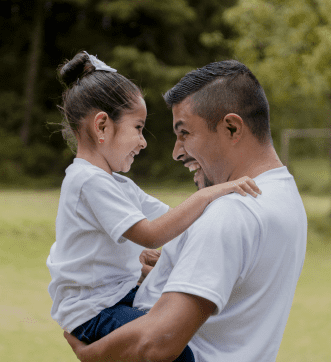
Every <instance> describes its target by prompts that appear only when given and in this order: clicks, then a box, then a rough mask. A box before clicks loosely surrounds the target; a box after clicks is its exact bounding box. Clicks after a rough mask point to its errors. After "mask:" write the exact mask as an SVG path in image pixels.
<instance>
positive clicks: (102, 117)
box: [93, 112, 112, 138]
mask: <svg viewBox="0 0 331 362" xmlns="http://www.w3.org/2000/svg"><path fill="white" fill-rule="evenodd" d="M110 123H112V122H111V120H110V119H109V117H108V114H107V113H106V112H98V113H97V114H96V115H95V116H94V120H93V130H94V132H95V134H96V136H97V138H100V137H101V136H103V135H104V132H105V128H106V127H107V126H109V124H110Z"/></svg>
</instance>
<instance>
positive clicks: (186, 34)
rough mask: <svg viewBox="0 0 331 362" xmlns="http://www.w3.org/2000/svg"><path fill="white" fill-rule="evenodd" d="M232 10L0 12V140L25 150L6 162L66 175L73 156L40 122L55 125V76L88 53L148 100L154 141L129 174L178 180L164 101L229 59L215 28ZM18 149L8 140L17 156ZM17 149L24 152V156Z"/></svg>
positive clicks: (90, 4) (173, 5) (43, 3)
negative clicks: (193, 74)
mask: <svg viewBox="0 0 331 362" xmlns="http://www.w3.org/2000/svg"><path fill="white" fill-rule="evenodd" d="M234 3H235V0H224V1H222V2H219V1H217V0H205V1H201V0H164V1H158V0H136V1H131V0H113V1H111V2H110V1H105V0H52V1H51V0H29V1H25V0H12V1H8V2H7V1H6V2H1V16H0V25H1V28H2V29H3V33H2V35H3V36H2V38H1V42H0V51H1V52H0V76H1V77H2V79H4V80H5V82H2V84H1V85H0V115H1V124H0V131H1V130H3V131H4V134H6V135H8V137H9V135H12V136H13V137H14V136H15V137H16V136H18V135H20V136H21V140H22V146H21V147H22V151H20V152H21V153H20V157H18V156H17V155H16V156H15V157H14V156H10V153H8V152H7V154H6V155H7V156H6V157H12V161H13V162H15V163H17V164H20V167H21V168H20V170H21V171H20V172H21V173H24V172H26V173H28V174H29V175H32V176H41V175H46V174H47V173H59V174H62V173H63V170H64V168H65V167H66V165H67V164H68V163H69V162H70V161H71V159H72V156H70V155H69V154H68V152H67V151H66V150H67V148H66V145H65V144H64V142H63V140H62V137H61V133H60V132H56V133H54V134H52V136H51V137H50V131H52V130H54V128H53V127H52V126H51V125H49V126H48V128H49V129H47V128H46V127H45V125H46V123H47V122H48V123H50V122H53V123H60V120H61V115H60V113H59V112H58V111H57V109H56V105H57V104H59V103H60V102H61V99H60V95H61V92H62V88H61V85H60V83H59V82H58V81H57V79H56V68H57V67H58V65H59V64H60V63H61V62H63V61H64V59H65V58H68V59H70V58H72V57H73V56H74V55H75V54H76V53H77V52H78V51H80V50H87V51H88V52H89V53H91V54H97V55H98V57H99V58H100V59H102V60H104V61H106V62H107V63H108V64H110V65H112V66H114V67H116V68H117V69H118V70H119V72H121V73H122V74H123V75H125V76H127V77H129V78H131V79H133V80H134V81H135V82H136V83H137V84H138V85H139V86H141V88H142V89H143V91H144V93H145V95H146V102H147V106H148V114H149V116H148V122H147V128H148V129H149V130H150V131H151V132H152V133H153V134H154V135H155V137H156V139H155V138H153V137H149V136H148V133H147V137H148V143H149V146H148V148H147V150H146V151H144V153H143V155H142V156H141V157H139V158H138V159H137V161H136V162H135V163H134V167H133V171H132V172H133V173H134V174H137V175H141V176H147V177H148V176H152V177H158V178H160V177H165V176H169V177H173V176H176V175H179V176H183V177H185V175H186V174H187V173H186V172H185V170H183V169H182V168H181V167H180V166H179V167H177V165H176V164H175V163H173V162H172V161H171V150H172V146H173V141H174V138H173V137H174V136H173V132H172V126H171V113H170V112H169V111H168V110H167V109H166V107H165V105H164V101H163V99H162V93H164V92H165V91H167V90H168V89H169V88H170V87H171V86H173V85H174V84H175V83H176V82H177V81H178V80H179V79H180V78H181V77H182V76H183V75H184V74H185V73H186V72H187V71H189V70H191V69H193V68H196V67H199V66H203V65H205V64H207V63H209V62H211V61H215V60H220V59H224V58H225V57H229V54H230V53H229V52H230V50H229V48H228V46H227V43H226V39H227V38H228V37H229V36H230V35H231V27H230V26H228V25H226V24H225V23H224V21H223V20H222V13H223V11H224V10H225V9H226V8H228V7H230V6H232V5H233V4H234ZM215 45H217V49H216V48H215ZM18 140H19V138H15V145H16V146H17V142H18ZM161 141H162V142H161ZM23 144H28V147H27V149H25V151H23V150H24V148H23ZM161 145H162V146H161ZM45 147H46V148H48V149H49V151H46V148H45ZM0 152H1V150H0ZM43 154H45V155H47V162H42V160H41V157H42V155H43ZM59 156H60V157H59ZM60 159H61V160H62V161H61V162H59V160H60ZM33 160H35V161H33ZM9 164H10V163H9ZM47 165H48V167H47ZM174 165H175V166H174ZM1 167H2V166H1V164H0V168H1ZM0 178H1V177H0Z"/></svg>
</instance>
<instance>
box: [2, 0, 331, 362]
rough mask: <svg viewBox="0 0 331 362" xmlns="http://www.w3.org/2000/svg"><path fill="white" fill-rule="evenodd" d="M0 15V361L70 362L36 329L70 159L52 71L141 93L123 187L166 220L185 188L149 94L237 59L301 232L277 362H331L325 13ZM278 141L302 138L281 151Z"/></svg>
mask: <svg viewBox="0 0 331 362" xmlns="http://www.w3.org/2000/svg"><path fill="white" fill-rule="evenodd" d="M0 5H1V12H0V25H1V41H0V77H1V84H0V281H1V283H0V360H1V361H4V362H7V361H10V362H20V361H25V362H30V361H31V362H32V361H34V362H35V361H37V362H39V361H45V362H67V361H75V360H76V357H75V356H74V355H73V354H72V352H71V350H70V348H69V346H68V345H67V343H66V342H65V340H64V339H63V336H62V332H61V329H60V327H58V326H57V324H56V323H55V322H54V321H52V319H51V317H50V308H51V299H50V297H49V295H48V292H47V286H48V283H49V282H50V276H49V273H48V270H47V268H46V265H45V262H46V258H47V256H48V253H49V249H50V247H51V245H52V243H53V242H54V240H55V218H56V213H57V205H58V199H59V188H60V186H61V181H62V179H63V177H64V170H65V168H66V167H67V166H68V165H69V164H70V163H71V162H72V159H73V157H74V155H73V154H72V152H71V151H70V149H69V148H68V146H67V145H66V144H65V143H64V141H63V140H62V136H61V132H60V127H59V123H60V122H61V114H60V112H59V111H58V109H57V105H60V104H61V93H62V90H63V89H62V87H61V84H60V83H59V82H58V80H57V73H56V69H57V67H58V65H59V64H61V63H62V62H63V61H64V60H65V59H71V58H72V57H73V56H74V55H75V54H76V53H77V52H78V51H81V50H86V51H87V52H89V53H90V54H93V55H95V54H97V55H98V57H99V59H101V60H103V61H105V62H106V63H107V64H109V65H110V66H112V67H114V68H116V69H118V71H119V72H120V73H121V74H123V75H125V76H127V77H128V78H130V79H132V80H133V81H134V82H135V83H136V84H138V85H139V86H140V87H141V88H142V89H143V92H144V94H145V98H146V103H147V107H148V118H147V127H146V128H147V130H146V133H145V136H146V140H147V142H148V147H147V149H146V150H144V151H143V152H142V153H141V155H139V157H138V158H137V160H135V163H134V164H133V167H132V170H131V171H130V173H129V174H128V175H129V177H131V178H132V179H133V180H134V181H135V182H136V183H137V184H138V185H140V186H141V187H142V188H143V189H144V190H146V191H147V192H149V193H151V194H153V195H155V196H156V197H158V198H160V199H161V200H162V201H164V202H166V203H168V204H169V205H171V206H176V205H177V204H178V203H180V202H181V201H182V200H183V199H185V198H186V197H187V196H189V195H190V194H191V193H192V192H194V191H195V187H194V185H193V182H192V174H190V173H189V172H188V170H187V169H184V168H183V167H182V165H180V164H178V163H177V162H175V161H173V160H172V157H171V152H172V147H173V144H174V141H175V136H174V134H173V131H172V116H171V111H169V110H168V109H167V108H166V107H165V104H164V101H163V99H162V94H163V93H165V92H166V91H167V90H168V89H169V88H170V87H172V86H173V85H174V84H175V83H176V82H177V81H178V80H179V79H180V78H181V77H182V76H183V75H184V74H185V73H187V72H188V71H190V70H192V69H195V68H197V67H201V66H204V65H206V64H207V63H210V62H213V61H219V60H224V59H229V58H232V59H237V60H239V61H241V62H243V63H245V64H246V65H247V66H248V67H249V68H250V69H251V70H252V71H253V73H254V74H255V75H256V76H257V78H258V79H259V81H260V82H261V84H262V85H263V87H264V89H265V91H266V93H267V97H268V99H269V102H270V110H271V129H272V135H273V139H274V145H275V148H276V150H277V152H278V153H279V154H280V155H282V158H283V161H285V160H287V166H288V167H289V169H290V171H291V172H292V174H293V175H294V177H295V179H296V182H297V184H298V187H299V190H300V192H301V195H302V198H303V201H304V204H305V207H306V211H307V215H308V221H309V228H308V243H307V250H308V251H307V257H306V262H305V265H304V269H303V272H302V275H301V278H300V280H299V284H298V287H297V291H296V295H295V299H294V303H293V307H292V310H291V314H290V318H289V322H288V325H287V327H286V330H285V334H284V338H283V342H282V345H281V348H280V351H279V354H278V358H277V362H287V361H292V362H326V361H331V344H330V341H329V340H330V335H331V287H330V285H331V226H330V225H331V168H330V165H331V162H330V156H331V138H328V137H327V136H328V135H330V134H331V133H330V126H331V113H330V111H331V67H330V64H331V1H329V0H284V1H283V0H237V1H234V0H113V1H100V0H93V1H92V0H67V1H65V0H57V1H55V0H54V1H44V0H34V1H32V0H31V1H30V0H17V1H1V2H0ZM286 129H304V130H306V131H305V132H306V133H302V135H305V136H309V137H299V138H291V139H290V142H289V144H288V143H286V142H285V143H284V140H286V139H287V138H286V134H290V133H289V132H291V131H285V130H286ZM311 129H319V130H321V132H320V133H318V132H316V131H312V130H311ZM328 129H329V131H328ZM284 132H285V133H284ZM286 132H288V133H286ZM292 132H293V131H292ZM292 134H293V133H292ZM284 135H285V136H284ZM314 135H315V136H314ZM316 135H317V136H318V137H316ZM282 140H283V141H282ZM282 142H283V143H282ZM284 144H287V146H289V148H288V150H289V151H288V153H286V152H284V147H283V146H284ZM285 151H286V149H285Z"/></svg>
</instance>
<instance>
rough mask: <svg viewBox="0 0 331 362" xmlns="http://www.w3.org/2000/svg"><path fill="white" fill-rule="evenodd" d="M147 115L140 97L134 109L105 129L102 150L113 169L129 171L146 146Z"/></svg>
mask: <svg viewBox="0 0 331 362" xmlns="http://www.w3.org/2000/svg"><path fill="white" fill-rule="evenodd" d="M146 116H147V110H146V104H145V101H144V99H143V98H141V97H139V99H138V102H137V103H136V104H134V107H133V109H131V110H129V111H126V112H124V113H123V115H122V117H121V118H120V120H119V122H118V123H116V124H115V123H113V122H112V121H111V120H109V122H110V124H109V126H108V127H105V129H104V139H105V141H104V143H103V144H100V148H99V149H100V150H101V152H102V155H103V157H104V158H105V160H106V161H107V163H108V165H109V167H110V169H111V171H114V172H118V171H122V172H128V171H129V170H130V168H131V164H132V163H133V161H134V157H135V156H136V155H138V154H139V152H140V150H141V149H143V148H146V146H147V142H146V140H145V138H144V136H143V134H142V131H143V128H144V126H145V122H146Z"/></svg>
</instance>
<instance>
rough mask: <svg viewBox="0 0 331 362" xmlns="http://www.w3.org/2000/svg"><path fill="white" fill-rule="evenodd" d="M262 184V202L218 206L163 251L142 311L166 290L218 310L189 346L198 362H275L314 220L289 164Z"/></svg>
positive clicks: (142, 292)
mask: <svg viewBox="0 0 331 362" xmlns="http://www.w3.org/2000/svg"><path fill="white" fill-rule="evenodd" d="M254 180H255V182H256V183H257V185H258V187H259V188H260V189H261V190H262V195H259V196H258V197H257V198H253V197H252V196H246V197H242V196H240V195H238V194H230V195H226V196H223V197H221V198H219V199H217V200H215V201H213V202H212V203H211V204H210V205H209V206H208V207H207V208H206V209H205V211H204V213H203V214H202V216H201V217H200V218H199V219H198V220H197V221H196V222H195V223H194V224H193V225H192V226H191V227H190V228H189V229H188V230H187V231H186V232H184V233H183V234H182V235H181V236H179V237H178V238H177V239H175V240H174V241H171V242H170V243H168V244H167V245H165V246H164V247H163V250H162V254H161V257H160V259H159V261H158V262H157V264H156V266H155V268H154V269H153V270H152V272H151V273H150V274H149V275H148V277H147V278H146V280H145V281H144V282H143V283H142V285H141V287H140V288H139V290H138V292H137V295H136V298H135V302H134V306H135V307H138V308H140V309H147V310H148V309H150V308H151V307H152V306H153V305H154V304H155V302H156V301H157V300H158V299H159V297H160V296H161V294H162V293H166V292H182V293H189V294H193V295H197V296H200V297H203V298H205V299H208V300H210V301H212V302H213V303H215V305H216V310H215V313H214V315H213V316H211V317H210V318H209V319H208V320H207V321H206V323H205V324H204V325H203V326H202V327H201V328H200V329H199V330H198V332H197V333H196V334H195V336H194V337H193V338H192V340H191V341H190V343H189V346H190V347H191V348H192V350H193V353H194V356H195V360H196V362H220V361H226V362H239V361H240V362H257V361H261V362H271V361H275V359H276V356H277V352H278V349H279V346H280V343H281V339H282V335H283V332H284V329H285V325H286V322H287V319H288V315H289V312H290V308H291V304H292V300H293V296H294V291H295V288H296V284H297V281H298V278H299V275H300V272H301V269H302V266H303V262H304V257H305V250H306V239H307V218H306V213H305V210H304V206H303V204H302V200H301V198H300V195H299V193H298V190H297V187H296V184H295V181H294V179H293V177H292V176H291V175H290V174H289V172H288V171H287V169H286V167H281V168H277V169H273V170H270V171H267V172H265V173H263V174H261V175H259V176H258V177H256V178H255V179H254Z"/></svg>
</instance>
